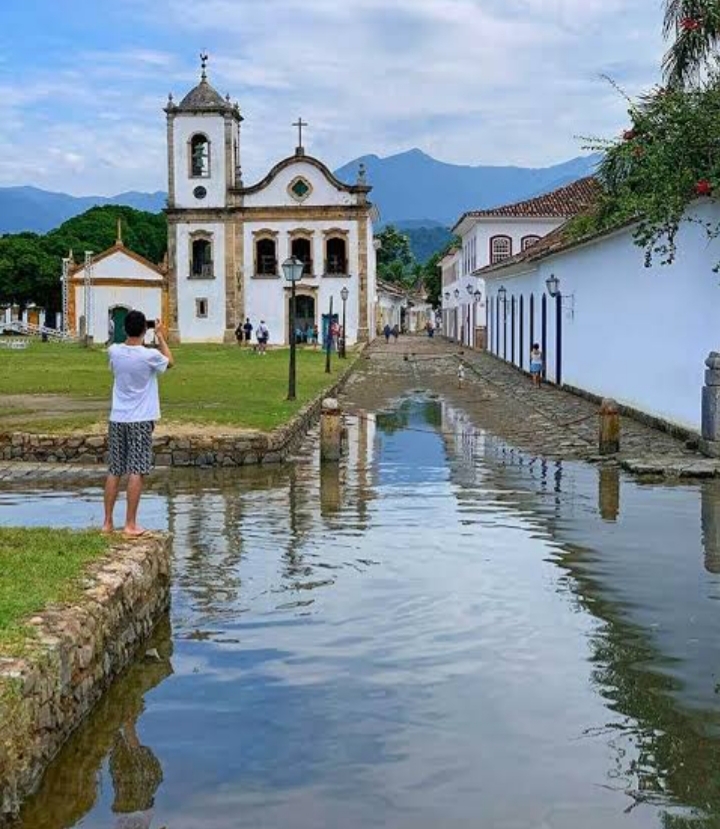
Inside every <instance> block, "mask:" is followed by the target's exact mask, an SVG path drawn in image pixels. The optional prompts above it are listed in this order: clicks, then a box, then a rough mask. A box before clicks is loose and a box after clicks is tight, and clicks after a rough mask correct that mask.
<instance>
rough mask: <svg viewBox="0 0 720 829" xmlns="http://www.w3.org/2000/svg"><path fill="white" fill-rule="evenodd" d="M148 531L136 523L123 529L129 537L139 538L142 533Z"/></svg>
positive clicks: (124, 533)
mask: <svg viewBox="0 0 720 829" xmlns="http://www.w3.org/2000/svg"><path fill="white" fill-rule="evenodd" d="M146 532H147V530H145V529H143V528H142V527H138V526H136V525H135V526H132V527H125V529H124V530H123V535H125V536H127V537H128V538H139V537H140V536H141V535H145V533H146Z"/></svg>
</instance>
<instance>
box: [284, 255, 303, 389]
mask: <svg viewBox="0 0 720 829" xmlns="http://www.w3.org/2000/svg"><path fill="white" fill-rule="evenodd" d="M282 269H283V273H284V274H285V279H287V281H288V282H289V283H290V368H289V374H288V394H287V399H288V400H295V376H296V372H295V283H296V282H298V281H299V280H300V279H302V275H303V270H304V269H305V263H304V262H301V261H300V259H298V258H297V256H291V257H290V258H289V259H286V260H285V261H284V262H283V264H282Z"/></svg>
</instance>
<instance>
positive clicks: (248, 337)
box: [243, 317, 253, 345]
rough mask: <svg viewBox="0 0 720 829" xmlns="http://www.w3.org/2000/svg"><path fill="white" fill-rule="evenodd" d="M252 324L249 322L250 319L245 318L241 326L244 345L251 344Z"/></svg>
mask: <svg viewBox="0 0 720 829" xmlns="http://www.w3.org/2000/svg"><path fill="white" fill-rule="evenodd" d="M252 332H253V324H252V323H251V322H250V317H245V323H244V324H243V334H244V335H245V345H250V343H251V342H252Z"/></svg>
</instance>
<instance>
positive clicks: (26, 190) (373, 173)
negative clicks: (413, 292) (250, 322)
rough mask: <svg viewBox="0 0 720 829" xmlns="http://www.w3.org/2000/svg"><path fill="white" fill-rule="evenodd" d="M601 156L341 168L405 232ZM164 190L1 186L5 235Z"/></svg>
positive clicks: (151, 205)
mask: <svg viewBox="0 0 720 829" xmlns="http://www.w3.org/2000/svg"><path fill="white" fill-rule="evenodd" d="M597 160H598V157H597V156H584V157H579V158H574V159H572V160H570V161H567V162H565V163H563V164H556V165H554V166H551V167H543V168H527V167H490V166H482V165H481V166H476V167H471V166H466V165H458V164H447V163H445V162H443V161H438V160H437V159H435V158H432V157H431V156H429V155H427V154H426V153H424V152H422V151H421V150H418V149H414V150H408V151H407V152H404V153H399V154H397V155H391V156H388V157H386V158H380V157H379V156H377V155H366V156H362V157H361V158H356V159H355V160H354V161H351V162H349V163H348V164H345V165H344V166H343V167H341V168H340V169H339V170H336V171H335V174H336V175H337V177H338V178H340V179H341V180H343V181H348V182H354V181H355V180H356V179H357V173H358V169H359V166H360V164H361V163H362V164H364V165H365V168H366V171H367V179H368V182H369V183H370V184H371V185H372V186H373V192H372V200H373V202H374V203H375V204H376V205H377V206H378V208H379V210H380V215H381V219H382V222H383V224H389V223H393V224H397V225H398V226H399V227H402V228H403V229H406V228H407V229H412V228H419V227H447V226H449V225H452V224H454V222H455V221H456V220H457V219H458V218H459V216H460V215H461V214H462V213H464V212H465V211H466V210H473V209H482V208H486V207H493V206H495V205H498V204H507V203H509V202H514V201H520V200H522V199H526V198H531V197H532V196H536V195H539V194H540V193H545V192H547V191H548V190H553V189H555V188H556V187H561V186H562V185H563V184H568V183H569V182H571V181H574V180H576V179H578V178H582V177H583V176H586V175H589V174H590V173H591V172H592V170H593V169H594V167H595V165H596V164H597ZM165 198H166V194H165V193H163V192H162V191H157V192H155V193H141V192H136V191H130V192H127V193H120V194H118V195H117V196H70V195H68V194H66V193H52V192H49V191H47V190H41V189H39V188H37V187H31V186H21V187H0V234H3V233H19V232H21V231H35V232H37V233H45V232H47V231H48V230H52V229H53V228H55V227H57V226H58V225H60V224H62V223H63V222H64V221H66V220H67V219H70V218H72V217H73V216H76V215H77V214H78V213H83V212H84V211H85V210H88V209H89V208H90V207H93V206H95V205H103V204H123V205H128V206H129V207H134V208H136V209H138V210H147V211H149V212H151V213H157V212H158V211H160V210H162V208H163V207H164V206H165Z"/></svg>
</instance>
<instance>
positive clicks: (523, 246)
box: [520, 235, 540, 250]
mask: <svg viewBox="0 0 720 829" xmlns="http://www.w3.org/2000/svg"><path fill="white" fill-rule="evenodd" d="M539 241H540V237H539V236H534V235H530V236H523V237H522V239H521V240H520V250H527V249H528V248H531V247H532V246H533V245H534V244H535V243H536V242H539Z"/></svg>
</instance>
